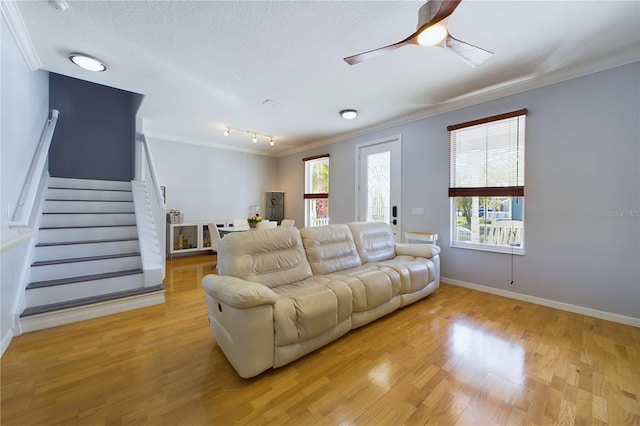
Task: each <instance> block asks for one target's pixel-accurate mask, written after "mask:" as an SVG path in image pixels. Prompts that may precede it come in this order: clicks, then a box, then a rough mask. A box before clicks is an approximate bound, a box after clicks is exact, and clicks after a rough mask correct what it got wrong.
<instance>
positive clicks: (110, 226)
mask: <svg viewBox="0 0 640 426" xmlns="http://www.w3.org/2000/svg"><path fill="white" fill-rule="evenodd" d="M119 226H136V224H135V223H130V224H127V225H74V226H43V227H40V230H42V229H80V228H117V227H119Z"/></svg>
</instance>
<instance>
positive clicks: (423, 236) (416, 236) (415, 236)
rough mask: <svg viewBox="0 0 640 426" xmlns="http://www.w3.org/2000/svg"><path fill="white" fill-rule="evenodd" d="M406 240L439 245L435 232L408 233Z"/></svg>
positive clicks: (405, 236) (406, 233) (405, 234)
mask: <svg viewBox="0 0 640 426" xmlns="http://www.w3.org/2000/svg"><path fill="white" fill-rule="evenodd" d="M404 240H405V241H409V240H413V241H424V242H426V243H429V244H437V242H438V234H436V233H435V232H422V231H407V232H405V233H404Z"/></svg>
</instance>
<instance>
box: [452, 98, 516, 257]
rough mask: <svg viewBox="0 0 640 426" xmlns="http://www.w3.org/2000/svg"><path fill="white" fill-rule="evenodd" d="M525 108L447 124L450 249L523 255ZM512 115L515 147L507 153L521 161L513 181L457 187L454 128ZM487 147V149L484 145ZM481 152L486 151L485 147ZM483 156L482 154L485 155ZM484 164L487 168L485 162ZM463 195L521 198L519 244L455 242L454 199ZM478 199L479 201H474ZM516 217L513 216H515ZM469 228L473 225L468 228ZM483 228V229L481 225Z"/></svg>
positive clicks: (506, 117)
mask: <svg viewBox="0 0 640 426" xmlns="http://www.w3.org/2000/svg"><path fill="white" fill-rule="evenodd" d="M527 112H528V111H527V110H526V109H520V110H517V111H512V112H508V113H505V114H499V115H494V116H491V117H486V118H481V119H478V120H473V121H468V122H465V123H460V124H455V125H451V126H448V127H447V131H448V134H449V201H450V205H449V220H450V234H449V235H450V238H449V244H450V247H453V248H463V249H471V250H480V251H488V252H497V253H508V254H518V255H524V254H525V244H524V243H525V239H524V227H525V214H524V213H525V212H524V199H525V195H524V184H525V182H524V158H525V154H524V150H525V148H526V144H525V139H526V137H525V132H526V115H527ZM513 118H517V119H518V122H517V126H518V127H517V129H516V134H517V137H516V148H515V150H514V149H513V148H510V150H509V155H510V156H514V155H515V157H512V158H511V159H512V160H515V162H516V164H517V167H520V164H522V170H518V171H517V172H516V178H515V184H514V182H512V181H510V182H509V185H505V186H488V185H486V184H487V181H485V185H486V186H482V185H472V186H470V187H462V186H460V185H459V184H458V183H455V182H454V181H455V178H454V176H453V174H454V172H453V169H454V168H455V166H456V160H457V159H458V158H457V157H456V156H455V154H454V149H457V147H458V146H456V147H455V148H454V146H453V143H454V142H453V140H454V135H452V133H453V132H455V131H456V130H460V129H465V128H468V127H473V126H480V125H486V124H490V123H494V122H499V121H504V120H508V119H513ZM520 118H523V119H524V120H523V124H522V126H523V128H522V129H520V128H519V126H520V122H519V120H520ZM520 132H522V135H523V138H522V139H523V140H520ZM456 143H459V141H456ZM486 149H488V148H486ZM484 152H487V151H486V150H485V151H484ZM452 157H456V158H452ZM486 157H487V156H486V155H485V158H486ZM485 167H489V166H487V165H486V164H485ZM520 172H521V173H522V180H521V178H520ZM464 197H478V198H483V197H484V198H512V199H513V200H516V199H521V200H522V203H523V205H522V207H521V221H522V230H521V240H520V245H519V246H512V245H496V244H486V243H481V242H466V241H459V240H458V239H457V236H458V224H457V213H458V211H457V206H456V200H457V199H458V198H464ZM478 201H479V200H478ZM513 213H514V208H513V201H512V205H511V210H510V213H509V215H510V217H512V215H513ZM487 216H488V214H486V215H485V216H484V217H485V218H486V217H487ZM511 220H514V219H513V218H511ZM516 220H517V219H516ZM472 229H473V228H472ZM485 229H486V228H485Z"/></svg>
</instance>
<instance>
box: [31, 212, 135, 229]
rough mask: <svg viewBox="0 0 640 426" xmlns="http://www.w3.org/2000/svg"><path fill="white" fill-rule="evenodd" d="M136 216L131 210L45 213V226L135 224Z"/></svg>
mask: <svg viewBox="0 0 640 426" xmlns="http://www.w3.org/2000/svg"><path fill="white" fill-rule="evenodd" d="M135 223H136V217H135V213H134V212H133V211H131V212H99V213H86V212H85V213H82V212H72V213H43V214H42V223H41V226H42V227H43V228H50V227H69V226H107V225H135Z"/></svg>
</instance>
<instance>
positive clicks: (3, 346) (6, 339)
mask: <svg viewBox="0 0 640 426" xmlns="http://www.w3.org/2000/svg"><path fill="white" fill-rule="evenodd" d="M11 339H13V330H11V329H9V331H7V332H6V334H5V335H4V336H2V341H0V357H2V355H4V351H6V350H7V348H8V347H9V343H11Z"/></svg>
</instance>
